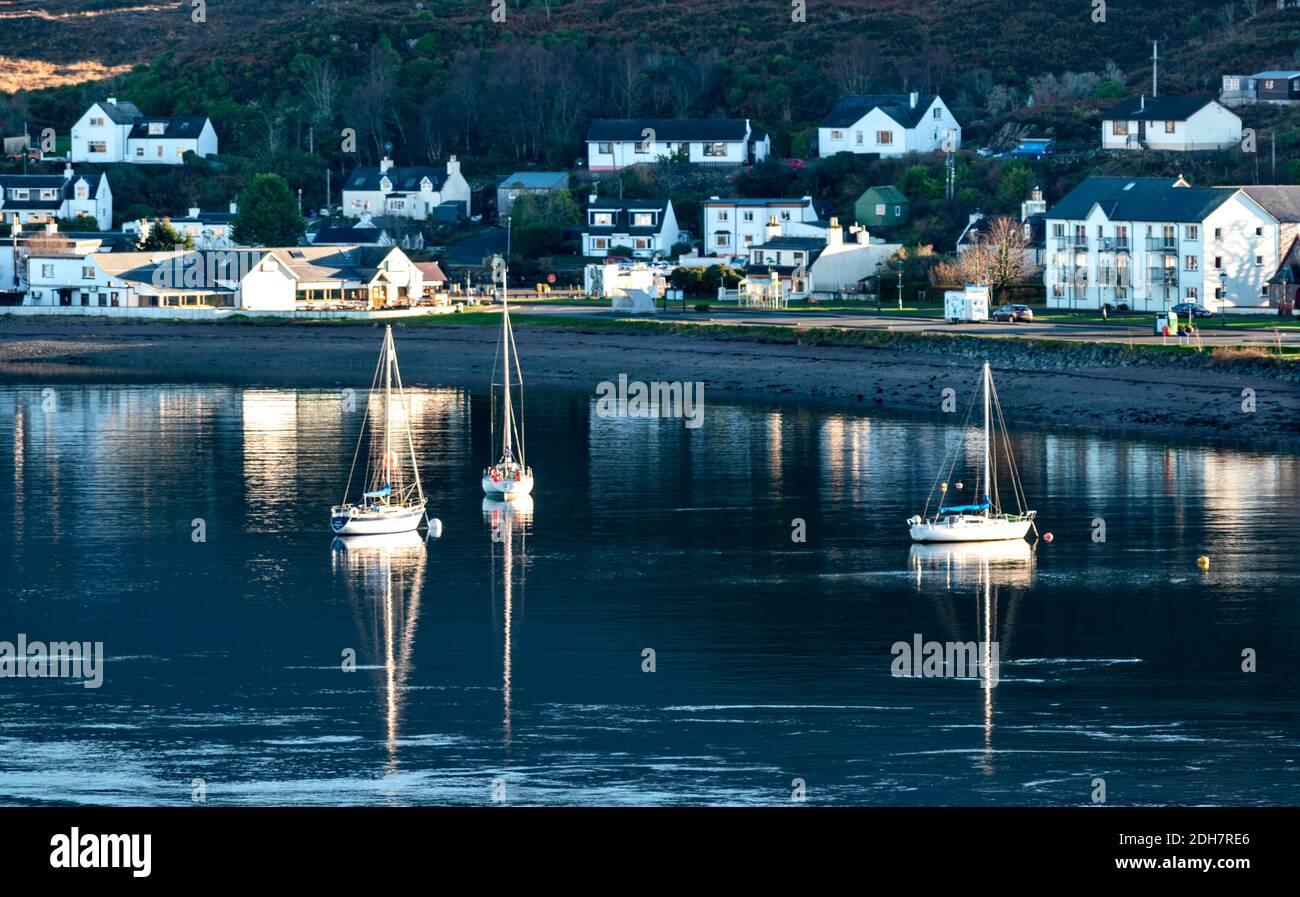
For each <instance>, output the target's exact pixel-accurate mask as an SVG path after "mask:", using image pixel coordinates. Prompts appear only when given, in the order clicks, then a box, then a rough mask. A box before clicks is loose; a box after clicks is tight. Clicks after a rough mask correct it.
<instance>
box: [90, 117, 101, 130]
mask: <svg viewBox="0 0 1300 897" xmlns="http://www.w3.org/2000/svg"><path fill="white" fill-rule="evenodd" d="M90 126H91V127H92V128H102V127H104V120H103V119H102V118H92V119H91V120H90Z"/></svg>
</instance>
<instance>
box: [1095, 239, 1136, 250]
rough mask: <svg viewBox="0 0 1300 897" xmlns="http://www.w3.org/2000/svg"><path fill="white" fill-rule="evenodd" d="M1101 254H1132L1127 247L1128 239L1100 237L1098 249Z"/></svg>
mask: <svg viewBox="0 0 1300 897" xmlns="http://www.w3.org/2000/svg"><path fill="white" fill-rule="evenodd" d="M1099 248H1100V249H1101V251H1102V252H1132V251H1133V250H1132V249H1131V248H1130V246H1129V241H1128V237H1102V238H1101V241H1100V247H1099Z"/></svg>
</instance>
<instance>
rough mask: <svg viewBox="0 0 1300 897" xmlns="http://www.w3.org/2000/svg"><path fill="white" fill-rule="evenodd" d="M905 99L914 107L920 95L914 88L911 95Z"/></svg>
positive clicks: (919, 99)
mask: <svg viewBox="0 0 1300 897" xmlns="http://www.w3.org/2000/svg"><path fill="white" fill-rule="evenodd" d="M907 99H908V102H909V103H910V104H911V106H912V108H913V109H915V108H916V104H917V103H919V102H920V101H921V95H920V94H919V93H917V92H916V91H915V90H914V91H912V93H911V95H910V96H909V97H908V98H907Z"/></svg>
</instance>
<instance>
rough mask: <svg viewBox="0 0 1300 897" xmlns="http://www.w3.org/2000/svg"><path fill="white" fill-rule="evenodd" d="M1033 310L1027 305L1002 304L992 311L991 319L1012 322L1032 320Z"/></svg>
mask: <svg viewBox="0 0 1300 897" xmlns="http://www.w3.org/2000/svg"><path fill="white" fill-rule="evenodd" d="M1033 319H1034V310H1033V309H1032V308H1030V307H1029V306H1028V305H1004V306H1002V307H1001V308H999V309H997V310H996V311H994V312H993V320H995V321H1006V322H1007V323H1009V324H1014V323H1016V322H1017V321H1032V320H1033Z"/></svg>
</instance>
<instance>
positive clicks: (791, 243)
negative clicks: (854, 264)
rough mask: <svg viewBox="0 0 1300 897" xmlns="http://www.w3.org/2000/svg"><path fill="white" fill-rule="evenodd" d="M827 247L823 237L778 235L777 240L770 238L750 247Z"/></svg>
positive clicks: (809, 248)
mask: <svg viewBox="0 0 1300 897" xmlns="http://www.w3.org/2000/svg"><path fill="white" fill-rule="evenodd" d="M825 248H826V240H824V239H823V238H822V237H777V238H776V239H775V240H768V241H767V242H766V243H760V244H759V245H757V246H751V247H750V249H806V250H814V249H817V250H820V249H825Z"/></svg>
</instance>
